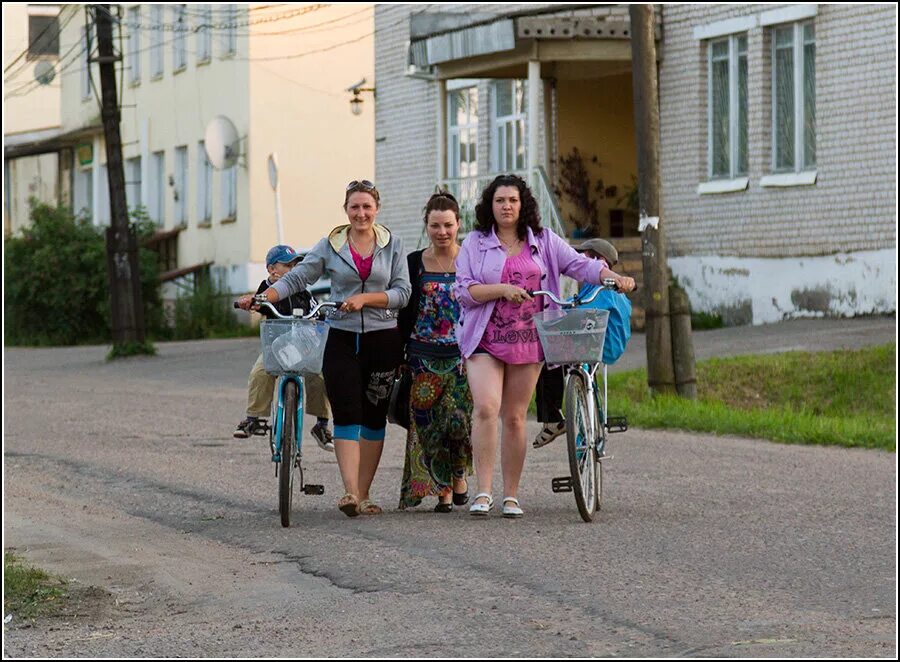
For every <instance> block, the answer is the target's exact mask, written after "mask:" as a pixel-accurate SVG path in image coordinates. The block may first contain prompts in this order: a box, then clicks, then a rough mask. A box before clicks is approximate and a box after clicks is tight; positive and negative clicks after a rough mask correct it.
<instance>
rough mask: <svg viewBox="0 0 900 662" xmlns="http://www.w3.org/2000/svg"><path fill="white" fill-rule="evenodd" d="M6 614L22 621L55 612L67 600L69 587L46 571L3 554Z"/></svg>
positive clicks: (8, 553) (5, 553)
mask: <svg viewBox="0 0 900 662" xmlns="http://www.w3.org/2000/svg"><path fill="white" fill-rule="evenodd" d="M3 573H4V578H3V579H4V582H3V613H4V615H6V614H10V613H12V614H14V616H15V618H16V619H18V620H25V619H31V618H35V617H37V616H41V615H44V614H49V613H52V612H53V611H55V610H56V609H57V608H58V607H59V606H60V605H61V604H62V601H63V600H64V599H65V597H66V588H65V586H66V583H65V581H63V580H62V579H58V578H56V577H51V576H50V575H48V574H47V573H46V572H44V571H43V570H39V569H37V568H33V567H31V566H28V565H25V564H24V563H23V561H22V559H21V558H19V557H17V556H15V555H13V554H11V553H10V552H4V554H3Z"/></svg>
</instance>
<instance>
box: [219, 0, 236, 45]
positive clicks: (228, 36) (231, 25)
mask: <svg viewBox="0 0 900 662" xmlns="http://www.w3.org/2000/svg"><path fill="white" fill-rule="evenodd" d="M237 19H238V10H237V5H225V19H224V20H225V31H224V33H223V35H222V50H223V54H224V55H234V54H235V53H237Z"/></svg>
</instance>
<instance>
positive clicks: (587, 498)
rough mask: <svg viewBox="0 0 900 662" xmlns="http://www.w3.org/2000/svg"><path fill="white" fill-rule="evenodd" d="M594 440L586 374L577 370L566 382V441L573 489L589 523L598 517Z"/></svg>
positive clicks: (584, 517) (582, 515)
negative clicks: (596, 511)
mask: <svg viewBox="0 0 900 662" xmlns="http://www.w3.org/2000/svg"><path fill="white" fill-rule="evenodd" d="M593 440H594V423H593V420H592V418H591V412H590V408H589V407H588V392H587V385H586V384H585V376H584V375H583V374H581V373H580V372H574V373H572V374H570V375H569V378H568V380H567V381H566V442H567V446H568V450H569V471H570V472H571V476H572V491H573V492H574V493H575V503H576V504H577V505H578V512H579V514H580V515H581V519H583V520H584V521H585V522H590V521H591V520H592V519H593V518H594V511H595V509H596V507H597V454H596V452H595V451H594V443H593Z"/></svg>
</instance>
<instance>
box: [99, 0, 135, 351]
mask: <svg viewBox="0 0 900 662" xmlns="http://www.w3.org/2000/svg"><path fill="white" fill-rule="evenodd" d="M91 11H92V13H93V16H94V26H95V27H96V30H97V53H98V55H97V57H96V58H93V59H92V60H91V61H93V62H97V64H98V68H99V69H100V95H101V106H100V117H101V119H102V121H103V133H104V137H105V142H106V172H107V177H108V183H109V207H110V213H111V215H112V220H111V223H110V227H109V228H108V229H107V231H106V251H107V271H108V273H109V291H110V304H111V306H110V307H111V313H112V332H113V350H114V352H115V349H116V347H120V348H121V347H125V346H127V345H143V343H144V306H143V301H142V297H141V278H140V270H139V266H138V260H137V238H136V237H135V234H134V231H133V229H132V227H131V224H130V223H129V222H128V205H127V202H126V200H125V170H124V168H123V163H122V135H121V132H120V130H119V122H120V119H121V118H120V115H119V99H118V92H117V90H116V62H120V61H121V60H122V54H121V53H116V52H115V48H114V46H113V30H112V13H111V5H94V6H93V7H91Z"/></svg>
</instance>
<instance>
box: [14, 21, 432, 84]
mask: <svg viewBox="0 0 900 662" xmlns="http://www.w3.org/2000/svg"><path fill="white" fill-rule="evenodd" d="M431 6H432V5H431V4H428V5H425V6H423V7H422V9H421V10H420V11H426V10H427V9H428V8H429V7H431ZM407 20H409V16H401V17H400V18H399V19H398V20H397V21H394V22H393V23H391V24H389V25H386V26H384V27H382V28H379V29H375V30H373V31H372V32H369V33H367V34H364V35H361V36H359V37H357V38H355V39H349V40H345V41H343V42H339V43H336V44H332V45H330V46H325V47H323V48H317V49H313V50H310V51H304V52H301V53H293V54H288V55H276V56H271V57H257V58H250V57H237V56H233V57H231V58H230V59H232V60H237V61H242V62H273V61H281V60H294V59H299V58H302V57H306V56H309V55H315V54H317V53H324V52H328V51H332V50H335V49H337V48H341V47H342V46H348V45H350V44H354V43H358V42H360V41H362V40H364V39H367V38H369V37H373V36H375V35H377V34H379V33H381V32H384V31H389V30H392V29H394V28H396V27H398V26H399V25H401V24H403V23H405V22H406V21H407ZM177 38H178V36H177V35H176V36H173V37H172V39H170V40H169V41H166V42H163V43H161V44H151V45H150V46H148V47H146V48H142V49H140V50H139V51H137V52H136V53H135V54H141V53H144V52H146V51H149V50H152V49H154V48H163V47H165V46H168V45H170V44H172V43H173V42H174V41H175V40H176V39H177ZM83 52H84V51H82V53H83ZM186 52H189V53H191V54H192V55H196V51H191V50H189V49H186ZM75 61H76V60H72V61H71V62H69V64H67V65H66V66H65V67H63V68H61V69H60V70H59V73H62V72H63V71H65V70H67V69H68V68H69V67H71V65H72V64H73V63H74V62H75ZM77 71H83V67H82V68H81V69H79V70H77ZM32 82H34V81H32ZM294 82H295V83H297V84H299V85H302V83H298V82H297V81H294ZM19 89H21V88H19ZM310 89H315V88H310ZM30 91H32V90H28V91H26V92H23V93H22V94H12V93H10V94H8V95H7V97H9V96H22V95H24V94H27V93H29V92H30ZM317 91H319V92H323V93H325V94H329V93H328V92H325V91H324V90H317ZM14 92H17V90H14Z"/></svg>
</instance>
